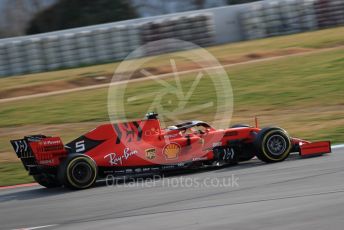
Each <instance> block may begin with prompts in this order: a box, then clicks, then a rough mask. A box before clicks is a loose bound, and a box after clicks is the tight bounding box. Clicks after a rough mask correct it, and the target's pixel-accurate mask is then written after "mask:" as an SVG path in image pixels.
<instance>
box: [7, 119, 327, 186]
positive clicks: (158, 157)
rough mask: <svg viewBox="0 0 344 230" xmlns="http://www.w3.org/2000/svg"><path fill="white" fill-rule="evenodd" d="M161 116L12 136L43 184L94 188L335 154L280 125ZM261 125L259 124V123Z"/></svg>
mask: <svg viewBox="0 0 344 230" xmlns="http://www.w3.org/2000/svg"><path fill="white" fill-rule="evenodd" d="M157 116H158V115H157V114H155V113H149V114H147V116H146V119H143V120H138V121H131V122H123V123H116V124H104V125H100V126H99V127H97V128H95V129H93V130H91V131H90V132H88V133H86V134H84V135H82V136H80V137H78V138H77V139H75V140H73V141H71V142H69V143H67V144H66V145H64V144H63V142H62V140H61V138H59V137H47V136H44V135H32V136H26V137H24V138H23V139H20V140H11V144H12V146H13V148H14V150H15V152H16V154H17V156H18V157H19V158H20V159H21V161H22V163H23V165H24V167H25V169H26V170H27V171H28V172H29V174H30V175H32V176H33V178H34V179H35V180H36V181H37V182H38V183H39V184H41V185H42V186H45V187H47V188H51V187H58V186H65V187H69V188H72V189H85V188H89V187H91V186H92V185H94V183H95V182H96V180H98V179H102V178H106V177H107V176H108V175H114V176H119V175H126V176H127V175H138V174H145V173H151V174H155V173H161V172H165V171H168V170H178V169H179V170H181V169H188V168H201V167H217V166H225V165H232V164H237V163H238V162H242V161H247V160H250V159H252V158H254V157H257V158H258V159H260V160H261V161H263V162H266V163H276V162H281V161H284V160H285V159H286V158H288V156H289V154H290V153H292V152H298V153H299V155H301V156H311V155H321V154H324V153H330V152H331V144H330V142H329V141H321V142H313V143H311V142H309V141H305V140H301V139H298V138H292V137H290V136H289V135H288V133H287V132H286V131H285V130H283V129H281V128H278V127H267V128H263V129H260V128H258V127H251V126H248V125H235V126H232V127H231V128H228V129H215V128H213V127H211V126H210V125H208V124H207V123H205V122H202V121H189V122H185V123H182V124H176V125H174V126H169V127H167V128H165V129H164V128H161V127H160V121H159V119H158V118H157ZM256 126H257V125H256Z"/></svg>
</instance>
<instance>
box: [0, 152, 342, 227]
mask: <svg viewBox="0 0 344 230" xmlns="http://www.w3.org/2000/svg"><path fill="white" fill-rule="evenodd" d="M181 177H182V178H184V182H185V183H183V180H182V179H180V178H181ZM186 178H189V179H186ZM228 178H233V179H234V181H233V183H232V184H231V183H228V182H229V180H228ZM235 178H238V181H236V182H237V184H235V183H234V182H235ZM187 180H188V181H189V182H187V183H186V181H187ZM211 180H212V181H213V182H212V183H214V184H213V186H211V185H210V184H209V183H210V181H211ZM222 180H224V181H226V183H223V182H224V181H222ZM190 181H192V182H190ZM195 181H198V183H199V184H197V183H196V182H195ZM214 181H215V182H214ZM216 181H217V182H221V183H220V184H222V185H223V186H222V187H220V186H216V184H217V182H216ZM148 182H149V181H148ZM168 183H169V184H168ZM343 226H344V148H336V149H334V150H333V153H332V154H329V155H325V156H322V157H315V158H309V159H298V158H291V159H290V160H287V161H285V162H282V163H277V164H264V163H261V162H259V161H258V160H252V161H250V162H246V163H242V164H240V165H237V166H232V167H226V168H221V169H217V170H204V171H197V172H194V173H191V174H190V173H188V174H185V173H184V174H179V175H170V176H169V177H166V178H164V179H160V180H158V179H157V180H155V181H154V182H150V183H140V182H138V183H137V184H135V186H134V185H133V184H131V183H126V184H120V185H117V186H105V185H104V183H100V184H99V185H97V187H95V188H92V189H88V190H83V191H69V190H66V189H64V188H58V189H44V188H42V187H40V186H34V187H30V188H17V189H8V190H6V189H5V190H1V191H0V228H1V229H16V228H24V229H25V228H26V229H99V230H103V229H164V230H167V229H188V230H190V229H239V230H240V229H245V230H246V229H252V230H253V229H254V230H256V229H277V230H282V229H285V230H290V229H299V230H303V229H309V230H315V229H321V230H324V229H331V230H332V229H343Z"/></svg>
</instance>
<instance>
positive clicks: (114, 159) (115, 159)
mask: <svg viewBox="0 0 344 230" xmlns="http://www.w3.org/2000/svg"><path fill="white" fill-rule="evenodd" d="M137 153H138V152H137V150H130V149H129V148H125V149H124V151H123V155H122V156H117V154H116V153H109V154H107V155H106V156H105V157H104V159H108V160H109V163H110V165H122V164H123V162H124V161H126V160H128V159H129V158H130V157H132V156H134V155H136V154H137Z"/></svg>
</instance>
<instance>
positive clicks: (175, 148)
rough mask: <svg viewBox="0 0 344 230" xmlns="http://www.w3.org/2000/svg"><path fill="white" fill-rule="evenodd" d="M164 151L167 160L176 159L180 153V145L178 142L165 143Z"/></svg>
mask: <svg viewBox="0 0 344 230" xmlns="http://www.w3.org/2000/svg"><path fill="white" fill-rule="evenodd" d="M162 152H163V154H164V155H165V158H166V159H167V160H172V159H176V158H178V154H179V153H180V145H179V144H177V143H169V144H167V145H165V147H164V149H163V151H162Z"/></svg>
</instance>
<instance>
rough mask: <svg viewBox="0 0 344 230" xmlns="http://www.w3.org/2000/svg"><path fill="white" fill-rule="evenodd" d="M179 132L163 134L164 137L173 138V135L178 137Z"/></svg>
mask: <svg viewBox="0 0 344 230" xmlns="http://www.w3.org/2000/svg"><path fill="white" fill-rule="evenodd" d="M179 136H180V134H179V133H175V134H170V135H165V136H164V138H167V139H168V138H175V137H179Z"/></svg>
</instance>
